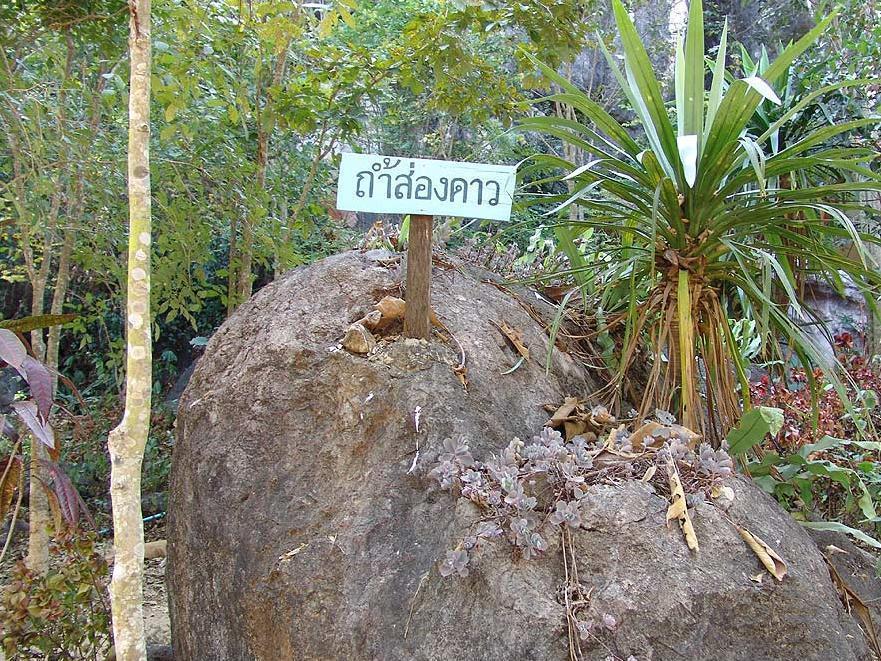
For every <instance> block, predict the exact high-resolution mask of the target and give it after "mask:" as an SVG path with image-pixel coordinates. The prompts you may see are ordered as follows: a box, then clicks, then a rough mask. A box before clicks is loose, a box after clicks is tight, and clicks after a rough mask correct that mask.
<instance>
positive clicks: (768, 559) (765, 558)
mask: <svg viewBox="0 0 881 661" xmlns="http://www.w3.org/2000/svg"><path fill="white" fill-rule="evenodd" d="M735 528H737V532H738V533H740V536H741V537H742V538H743V541H745V542H746V543H747V545H748V546H749V547H750V548H751V549H752V550H753V553H755V554H756V556H758V558H759V560H760V561H761V563H762V565H764V567H765V569H767V570H768V573H769V574H771V576H773V577H774V578H776V579H777V580H778V581H782V580H783V577H784V576H786V572H787V569H786V563H785V562H784V561H783V558H781V557H780V556H779V555H777V552H776V551H774V549H772V548H771V547H770V546H768V544H767V543H765V542H764V541H763V540H762V539H761V538H760V537H758V536H757V535H754V534H753V533H751V532H750V531H749V530H747V529H746V528H741V527H740V526H735Z"/></svg>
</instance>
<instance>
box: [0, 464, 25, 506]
mask: <svg viewBox="0 0 881 661" xmlns="http://www.w3.org/2000/svg"><path fill="white" fill-rule="evenodd" d="M20 479H21V459H19V458H18V457H6V459H4V460H3V461H0V480H2V482H0V521H3V520H4V519H6V515H7V514H8V513H9V508H10V507H11V506H12V497H13V496H14V495H15V490H16V489H17V488H18V483H19V481H20Z"/></svg>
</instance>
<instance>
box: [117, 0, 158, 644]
mask: <svg viewBox="0 0 881 661" xmlns="http://www.w3.org/2000/svg"><path fill="white" fill-rule="evenodd" d="M129 9H130V20H129V52H130V54H131V83H130V90H129V133H128V136H129V138H128V139H129V147H128V194H129V247H128V287H127V290H128V296H127V310H126V326H127V329H128V333H127V340H126V344H127V346H126V398H125V412H124V413H123V417H122V422H120V424H119V426H118V427H116V428H115V429H114V430H113V431H112V432H110V438H109V442H108V445H109V448H110V465H111V473H110V496H111V502H112V504H113V552H114V561H113V578H112V580H111V582H110V599H111V607H112V613H113V640H114V645H115V648H116V658H117V659H119V660H120V661H141V660H143V659H146V657H147V649H146V641H145V637H144V613H143V574H144V523H143V519H142V513H141V462H142V461H143V458H144V447H145V445H146V443H147V434H148V432H149V429H150V395H151V392H152V364H151V352H152V341H151V337H150V322H151V317H150V232H151V220H150V0H130V2H129Z"/></svg>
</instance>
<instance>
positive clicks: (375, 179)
mask: <svg viewBox="0 0 881 661" xmlns="http://www.w3.org/2000/svg"><path fill="white" fill-rule="evenodd" d="M515 178H516V168H515V167H514V166H510V165H483V164H479V163H459V162H455V161H435V160H429V159H423V158H399V157H397V156H376V155H371V154H351V153H349V154H343V158H342V162H341V163H340V177H339V186H338V188H337V209H339V210H340V211H370V212H373V213H399V214H410V244H409V246H408V248H407V292H406V300H407V308H406V311H405V315H404V335H406V336H407V337H415V338H421V339H426V340H427V339H428V338H429V337H430V336H431V235H432V221H433V217H434V216H435V215H444V216H461V217H465V218H484V219H487V220H503V221H507V220H509V219H510V218H511V204H512V202H513V198H514V185H515Z"/></svg>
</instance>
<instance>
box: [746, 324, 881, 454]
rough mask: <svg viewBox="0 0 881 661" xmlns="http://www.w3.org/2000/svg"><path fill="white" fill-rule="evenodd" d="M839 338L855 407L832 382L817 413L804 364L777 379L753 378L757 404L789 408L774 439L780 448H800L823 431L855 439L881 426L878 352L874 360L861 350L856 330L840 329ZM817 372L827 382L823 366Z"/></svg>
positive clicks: (819, 379)
mask: <svg viewBox="0 0 881 661" xmlns="http://www.w3.org/2000/svg"><path fill="white" fill-rule="evenodd" d="M834 340H835V350H836V354H837V356H838V360H839V361H840V362H841V364H842V365H843V366H844V367H845V370H846V371H847V374H848V376H849V378H848V379H847V380H846V385H847V390H848V393H847V395H848V398H849V399H850V402H851V405H852V408H851V409H850V410H848V406H846V405H845V402H843V401H842V399H841V397H840V396H839V394H838V392H837V391H836V390H835V388H832V387H831V386H828V387H826V388H823V389H822V390H821V395H820V399H819V401H818V402H817V407H816V413H814V408H813V406H812V404H813V403H812V401H811V391H810V388H808V387H807V384H806V382H807V378H806V376H805V373H804V370H803V369H793V370H792V371H791V372H790V374H789V376H788V379H787V380H785V381H784V380H772V379H771V377H769V376H768V375H764V376H762V377H761V378H760V379H759V380H757V381H754V382H752V383H751V384H750V395H751V397H752V402H753V404H754V405H761V406H773V407H777V408H780V409H782V410H783V412H784V416H785V422H784V425H783V428H782V429H781V430H780V433H779V434H778V435H777V436H776V437H775V438H773V439H771V443H772V444H773V445H774V446H775V449H777V450H778V451H785V450H795V449H798V448H800V447H801V446H803V445H806V444H808V443H815V442H817V441H818V440H820V439H822V438H823V437H824V436H833V437H836V438H848V439H856V438H864V437H866V436H868V435H871V434H872V433H873V430H874V432H875V433H877V430H881V406H879V395H881V363H879V362H878V357H876V359H875V360H874V361H873V360H871V359H870V358H868V357H867V356H866V355H865V354H864V353H862V352H860V351H859V350H858V349H857V348H856V347H855V344H854V337H853V335H852V334H851V333H848V332H843V333H840V334H838V335H836V336H835V338H834ZM814 377H815V378H816V379H817V382H818V383H823V374H822V372H820V371H819V370H817V371H815V372H814ZM815 416H816V418H815ZM815 422H816V424H815Z"/></svg>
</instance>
